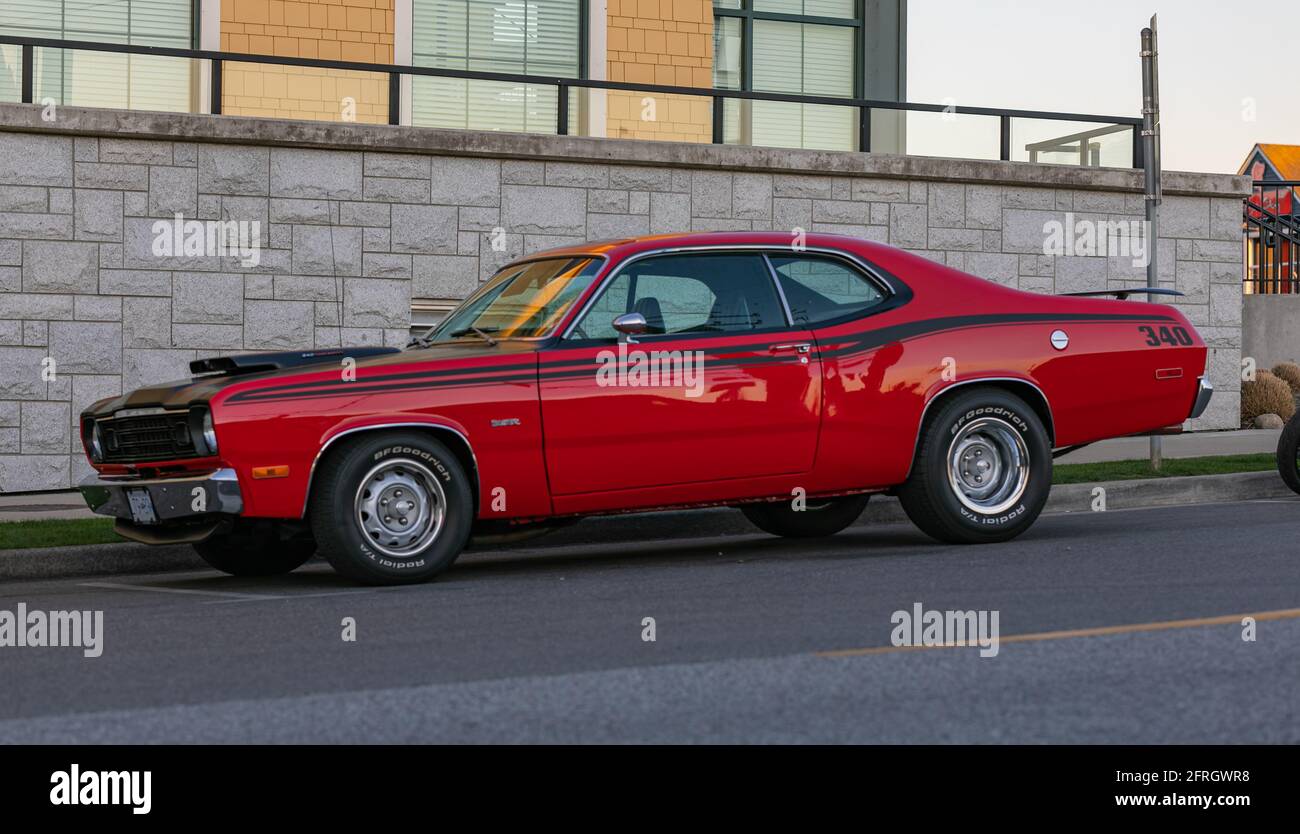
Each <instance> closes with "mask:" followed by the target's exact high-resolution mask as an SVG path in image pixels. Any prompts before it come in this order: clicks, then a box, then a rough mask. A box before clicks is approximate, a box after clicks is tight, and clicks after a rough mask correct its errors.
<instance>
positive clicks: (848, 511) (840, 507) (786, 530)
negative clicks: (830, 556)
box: [740, 495, 871, 539]
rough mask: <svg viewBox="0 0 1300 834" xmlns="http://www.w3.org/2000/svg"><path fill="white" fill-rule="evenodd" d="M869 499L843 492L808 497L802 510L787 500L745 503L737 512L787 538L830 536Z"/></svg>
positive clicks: (842, 526)
mask: <svg viewBox="0 0 1300 834" xmlns="http://www.w3.org/2000/svg"><path fill="white" fill-rule="evenodd" d="M870 498H871V496H870V495H846V496H843V497H839V498H825V499H821V500H818V499H811V500H809V502H808V505H807V506H806V507H804V508H803V509H802V510H796V509H794V507H793V506H792V505H791V503H790V502H789V501H772V502H770V503H765V504H746V505H744V506H742V507H741V508H740V511H741V512H742V513H744V514H745V518H747V519H749V520H750V522H751V523H752V524H753V525H754V526H755V527H757V528H758V529H760V530H762V531H763V532H764V533H771V534H772V535H774V536H785V537H787V538H791V539H814V538H820V537H822V536H833V535H835V534H836V533H838V532H839V531H841V530H843V529H844V528H845V527H848V526H849V525H850V524H852V523H853V522H855V521H857V520H858V516H860V515H862V511H863V510H864V509H866V506H867V501H868V500H869V499H870Z"/></svg>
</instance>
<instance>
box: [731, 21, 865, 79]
mask: <svg viewBox="0 0 1300 834" xmlns="http://www.w3.org/2000/svg"><path fill="white" fill-rule="evenodd" d="M853 66H854V55H853V30H852V29H851V28H848V27H845V26H821V25H817V24H811V23H787V22H784V21H777V20H755V21H754V89H755V90H769V91H772V92H781V93H808V94H811V95H822V96H852V95H853V72H854V70H853Z"/></svg>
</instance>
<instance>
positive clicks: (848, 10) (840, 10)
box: [714, 0, 856, 20]
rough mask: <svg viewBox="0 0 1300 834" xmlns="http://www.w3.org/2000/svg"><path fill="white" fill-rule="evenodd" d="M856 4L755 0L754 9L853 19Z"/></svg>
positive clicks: (830, 0)
mask: <svg viewBox="0 0 1300 834" xmlns="http://www.w3.org/2000/svg"><path fill="white" fill-rule="evenodd" d="M714 5H717V4H716V3H715V4H714ZM854 5H855V3H854V0H754V11H756V12H775V13H776V14H795V15H803V16H805V17H843V18H847V19H849V20H852V19H853V18H854V16H855V12H856V10H855V9H854Z"/></svg>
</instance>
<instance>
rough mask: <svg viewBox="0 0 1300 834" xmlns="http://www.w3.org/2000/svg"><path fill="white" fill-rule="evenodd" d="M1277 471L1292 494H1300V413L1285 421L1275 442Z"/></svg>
mask: <svg viewBox="0 0 1300 834" xmlns="http://www.w3.org/2000/svg"><path fill="white" fill-rule="evenodd" d="M1277 471H1278V474H1279V475H1281V476H1282V481H1283V482H1284V483H1285V484H1286V485H1287V486H1289V487H1291V490H1292V491H1293V492H1300V411H1297V412H1296V414H1295V416H1294V417H1292V418H1291V419H1290V420H1288V421H1287V424H1286V428H1284V429H1282V436H1281V437H1279V438H1278V440H1277Z"/></svg>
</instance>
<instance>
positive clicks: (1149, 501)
mask: <svg viewBox="0 0 1300 834" xmlns="http://www.w3.org/2000/svg"><path fill="white" fill-rule="evenodd" d="M1097 487H1102V488H1103V489H1105V490H1106V509H1107V511H1114V510H1124V509H1137V508H1141V507H1171V506H1182V505H1187V504H1209V503H1215V502H1223V501H1247V500H1257V499H1266V498H1295V497H1296V496H1295V493H1293V492H1291V490H1290V489H1288V488H1287V486H1286V484H1284V483H1282V479H1281V478H1279V477H1278V474H1277V473H1276V472H1272V471H1269V472H1243V473H1236V474H1229V475H1199V476H1194V477H1185V478H1165V479H1158V480H1157V479H1145V480H1134V481H1108V482H1102V483H1095V484H1066V485H1062V486H1056V487H1053V488H1052V494H1051V497H1050V498H1049V499H1048V501H1047V508H1046V509H1045V510H1044V512H1046V513H1048V514H1061V513H1076V512H1092V504H1093V501H1094V495H1093V490H1094V489H1096V488H1097ZM900 521H907V516H906V515H905V514H904V512H903V508H902V506H901V505H899V503H898V499H897V498H891V497H888V496H877V497H873V498H872V500H871V503H870V504H868V505H867V510H866V512H864V513H863V514H862V517H861V518H860V519H858V521H857V522H856V524H855V526H862V525H869V524H891V523H896V522H900ZM736 535H764V534H762V533H760V532H759V531H758V530H756V529H755V528H754V527H753V525H751V524H750V523H749V522H748V521H747V520H746V519H745V517H744V516H742V515H741V514H740V513H738V512H736V511H735V510H732V509H728V508H717V509H709V510H698V511H691V512H661V513H640V514H635V515H625V516H603V517H598V518H590V519H586V520H585V521H582V522H580V523H578V524H575V525H574V526H572V527H568V528H565V529H562V530H558V531H556V532H555V533H552V534H550V535H548V536H546V537H544V538H540V539H536V540H533V541H528V542H522V543H520V544H519V545H518V547H521V548H545V549H551V548H560V547H566V546H571V545H584V544H602V543H609V544H614V543H618V542H631V541H644V540H652V541H653V540H668V541H670V540H679V539H693V538H708V537H713V536H736ZM498 549H499V548H484V549H483V550H474V551H471V552H473V553H486V552H490V551H491V550H498ZM205 569H207V565H206V563H204V562H203V560H202V559H200V558H199V557H198V555H197V554H196V553H195V552H194V551H193V549H191V548H190V547H188V546H183V545H182V546H174V547H148V546H145V545H140V544H131V543H123V544H101V545H86V546H81V547H50V548H35V549H30V550H0V580H14V579H54V578H73V577H79V576H100V575H104V574H117V573H123V574H127V573H136V574H140V573H164V572H170V571H185V570H205Z"/></svg>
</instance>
